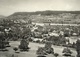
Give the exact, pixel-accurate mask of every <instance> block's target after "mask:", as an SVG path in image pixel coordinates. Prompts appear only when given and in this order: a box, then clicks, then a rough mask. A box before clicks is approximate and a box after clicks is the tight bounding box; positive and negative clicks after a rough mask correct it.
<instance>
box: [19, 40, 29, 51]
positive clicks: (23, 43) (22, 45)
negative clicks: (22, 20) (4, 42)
mask: <svg viewBox="0 0 80 57" xmlns="http://www.w3.org/2000/svg"><path fill="white" fill-rule="evenodd" d="M28 45H29V41H28V40H26V39H22V40H21V42H20V45H19V48H20V49H21V50H23V51H26V50H28V49H29V47H28Z"/></svg>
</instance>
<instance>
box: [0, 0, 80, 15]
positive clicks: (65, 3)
mask: <svg viewBox="0 0 80 57" xmlns="http://www.w3.org/2000/svg"><path fill="white" fill-rule="evenodd" d="M44 10H67V11H71V10H73V11H75V10H80V0H0V15H6V16H7V15H10V14H12V13H14V12H23V11H26V12H31V11H44Z"/></svg>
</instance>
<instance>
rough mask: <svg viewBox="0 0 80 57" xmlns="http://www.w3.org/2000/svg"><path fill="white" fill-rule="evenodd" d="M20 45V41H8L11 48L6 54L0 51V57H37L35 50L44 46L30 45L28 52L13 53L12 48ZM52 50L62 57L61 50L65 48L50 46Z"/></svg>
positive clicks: (48, 56) (52, 56)
mask: <svg viewBox="0 0 80 57" xmlns="http://www.w3.org/2000/svg"><path fill="white" fill-rule="evenodd" d="M19 44H20V41H10V45H11V47H9V48H7V49H8V50H9V51H8V52H7V51H6V52H1V51H0V57H11V56H12V54H14V55H15V57H37V55H36V50H37V49H38V47H43V46H44V44H38V43H31V42H30V44H29V47H30V50H29V51H28V52H20V53H15V51H14V50H13V48H14V47H18V45H19ZM52 47H53V48H54V52H55V53H59V57H63V56H62V55H63V54H62V50H63V49H64V48H65V47H61V46H52ZM71 51H72V52H73V54H72V55H74V56H76V51H75V50H74V49H71ZM46 57H54V55H52V54H49V55H47V56H46Z"/></svg>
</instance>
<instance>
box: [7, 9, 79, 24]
mask: <svg viewBox="0 0 80 57" xmlns="http://www.w3.org/2000/svg"><path fill="white" fill-rule="evenodd" d="M7 18H8V19H13V20H25V21H27V20H28V19H30V20H32V21H33V22H41V23H44V22H51V23H62V22H63V23H80V11H50V10H47V11H36V12H15V13H13V14H12V15H10V16H8V17H7Z"/></svg>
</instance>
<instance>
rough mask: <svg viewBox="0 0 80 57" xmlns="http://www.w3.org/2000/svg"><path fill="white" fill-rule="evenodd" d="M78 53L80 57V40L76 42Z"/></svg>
mask: <svg viewBox="0 0 80 57" xmlns="http://www.w3.org/2000/svg"><path fill="white" fill-rule="evenodd" d="M76 51H77V57H80V40H79V39H78V40H77V42H76Z"/></svg>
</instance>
